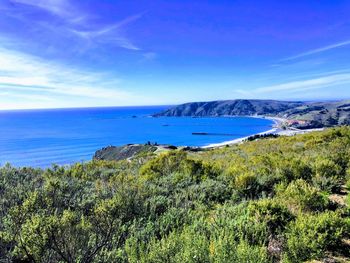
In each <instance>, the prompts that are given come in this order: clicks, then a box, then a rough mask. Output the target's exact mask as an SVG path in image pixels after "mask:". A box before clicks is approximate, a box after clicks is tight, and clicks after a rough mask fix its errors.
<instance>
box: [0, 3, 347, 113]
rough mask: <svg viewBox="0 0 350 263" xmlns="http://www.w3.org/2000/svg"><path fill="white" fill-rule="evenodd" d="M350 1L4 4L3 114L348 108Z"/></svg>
mask: <svg viewBox="0 0 350 263" xmlns="http://www.w3.org/2000/svg"><path fill="white" fill-rule="evenodd" d="M349 13H350V1H348V0H343V1H341V0H327V1H325V0H318V1H313V0H293V1H292V0H290V1H288V0H285V1H280V0H274V1H272V0H264V1H261V0H256V1H253V0H228V1H224V0H207V1H205V0H198V1H197V0H191V1H188V0H178V1H173V0H162V1H160V0H147V1H144V0H137V1H116V0H84V1H79V0H0V109H29V108H64V107H97V106H129V105H130V106H132V105H173V104H179V103H184V102H191V101H210V100H223V99H242V98H244V99H278V100H339V99H350V16H349Z"/></svg>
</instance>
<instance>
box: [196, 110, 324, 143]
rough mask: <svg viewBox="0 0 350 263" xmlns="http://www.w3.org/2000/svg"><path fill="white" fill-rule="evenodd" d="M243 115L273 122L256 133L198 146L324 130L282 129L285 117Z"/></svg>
mask: <svg viewBox="0 0 350 263" xmlns="http://www.w3.org/2000/svg"><path fill="white" fill-rule="evenodd" d="M244 117H251V118H260V119H268V120H271V121H273V122H274V123H275V124H274V125H272V129H270V130H267V131H264V132H261V133H256V134H252V135H249V136H245V137H241V138H237V139H233V140H229V141H224V142H220V143H211V144H209V145H205V146H202V147H200V148H202V149H214V148H220V147H224V146H227V145H234V144H239V143H243V142H244V141H246V140H247V139H248V138H249V137H251V136H254V135H267V134H276V135H280V136H293V135H296V134H305V133H309V132H314V131H323V130H324V128H318V129H305V130H299V129H296V128H286V129H282V128H281V126H282V124H283V123H285V122H286V121H287V119H284V118H280V117H270V116H244Z"/></svg>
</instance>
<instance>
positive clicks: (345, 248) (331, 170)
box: [0, 127, 350, 263]
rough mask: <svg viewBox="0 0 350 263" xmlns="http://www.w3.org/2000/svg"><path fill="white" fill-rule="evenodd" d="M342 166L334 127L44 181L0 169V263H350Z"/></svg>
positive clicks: (55, 172)
mask: <svg viewBox="0 0 350 263" xmlns="http://www.w3.org/2000/svg"><path fill="white" fill-rule="evenodd" d="M129 148H130V147H129ZM131 149H132V152H134V150H139V148H135V149H133V148H130V150H131ZM116 150H117V153H118V154H120V153H121V152H124V151H123V150H122V149H116ZM127 152H128V151H127ZM349 160H350V128H349V127H339V128H332V129H326V130H325V131H322V132H313V133H308V134H305V135H297V136H291V137H282V136H281V137H278V138H267V139H261V140H257V141H252V142H246V143H243V144H240V145H235V146H230V147H223V148H218V149H213V150H206V151H201V152H185V151H183V150H169V151H168V152H166V153H157V152H154V153H150V154H148V153H147V156H146V158H145V155H143V154H141V155H137V156H134V157H133V158H132V159H129V160H124V161H104V160H102V161H101V160H93V161H91V162H87V163H76V164H74V165H71V166H63V167H61V166H53V167H51V168H49V169H46V170H42V169H33V168H30V167H24V168H15V167H11V166H10V165H6V166H4V167H0V207H1V209H0V262H90V263H92V262H96V263H97V262H122V263H124V262H125V263H129V262H130V263H134V262H135V263H136V262H144V263H153V262H159V263H161V262H169V263H177V262H179V263H182V262H193V263H195V262H205V263H219V262H254V263H271V262H281V263H287V262H295V263H297V262H338V263H340V262H342V263H345V262H350V217H349V216H350V209H349V205H350V195H349V191H348V189H349V187H350V178H349V174H350V162H349ZM312 260H319V261H312Z"/></svg>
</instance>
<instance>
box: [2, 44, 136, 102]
mask: <svg viewBox="0 0 350 263" xmlns="http://www.w3.org/2000/svg"><path fill="white" fill-rule="evenodd" d="M0 62H1V63H0V91H1V92H7V93H9V95H13V96H14V95H15V94H18V93H19V92H27V93H38V94H39V95H43V94H44V95H45V96H46V97H50V96H55V95H69V96H76V97H89V98H99V99H106V100H109V101H115V102H118V101H121V100H130V99H131V98H132V95H131V94H129V93H127V92H124V91H121V90H118V89H116V85H118V84H119V83H120V80H119V79H117V78H115V77H112V76H111V75H110V74H107V73H92V72H89V71H83V70H79V69H72V68H68V67H67V66H62V65H59V64H55V63H51V62H47V61H45V60H43V59H40V58H38V57H35V56H30V55H27V54H24V53H21V52H14V51H10V50H7V49H3V48H0ZM106 80H107V81H106ZM32 95H33V94H32Z"/></svg>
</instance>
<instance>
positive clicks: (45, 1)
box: [6, 0, 144, 50]
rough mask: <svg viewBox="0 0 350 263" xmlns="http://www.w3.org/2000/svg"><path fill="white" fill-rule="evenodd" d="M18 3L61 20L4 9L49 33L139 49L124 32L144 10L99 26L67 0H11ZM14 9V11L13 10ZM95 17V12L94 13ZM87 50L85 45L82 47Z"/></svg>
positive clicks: (89, 42) (86, 13) (9, 13)
mask: <svg viewBox="0 0 350 263" xmlns="http://www.w3.org/2000/svg"><path fill="white" fill-rule="evenodd" d="M11 2H13V3H16V4H18V5H26V6H30V7H32V8H34V9H41V10H44V11H47V12H48V13H51V14H54V15H56V16H57V17H58V18H59V20H60V23H52V22H51V23H50V22H43V21H37V22H36V21H32V19H30V20H28V21H26V19H25V17H23V16H22V15H21V14H20V13H18V12H20V10H15V9H14V10H7V12H6V13H7V15H8V16H11V17H14V18H17V19H20V20H21V21H23V22H24V23H28V24H30V25H32V24H33V23H35V24H36V27H37V28H41V29H42V30H44V31H48V30H49V31H50V32H51V33H52V34H56V35H59V34H61V35H62V37H63V38H64V37H67V33H68V34H70V35H71V36H74V37H76V38H79V39H80V40H81V39H82V40H85V41H86V42H87V44H88V46H89V47H91V46H92V44H94V43H95V44H113V45H115V46H118V47H121V48H125V49H129V50H140V48H139V47H137V46H136V45H135V44H134V43H132V41H131V40H130V39H129V38H127V37H126V36H125V34H124V32H123V31H124V30H125V27H126V26H127V25H128V24H130V23H132V22H134V21H136V20H138V19H140V18H141V17H142V16H143V14H144V12H143V13H139V14H136V15H131V16H128V17H126V18H124V19H122V20H120V21H118V22H115V23H112V24H104V25H103V24H102V25H98V24H97V23H94V22H95V21H94V20H91V19H90V18H91V14H89V13H88V12H86V11H84V10H81V9H79V8H78V7H77V6H74V5H73V4H72V3H71V2H69V1H68V0H11ZM15 12H16V13H15ZM93 16H94V19H96V17H95V16H96V15H95V14H94V15H93ZM84 49H86V46H85V47H83V48H82V50H84Z"/></svg>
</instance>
